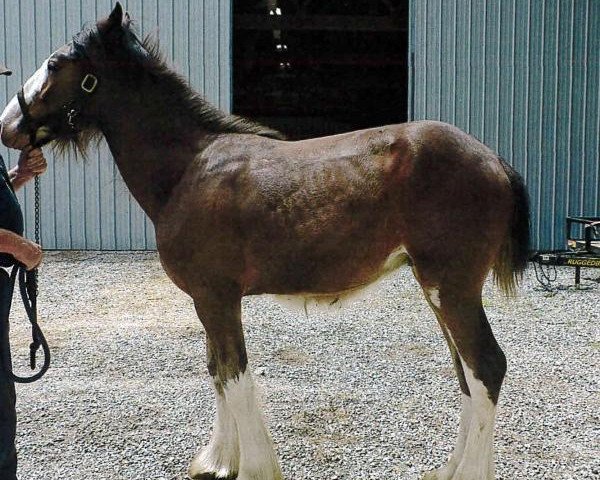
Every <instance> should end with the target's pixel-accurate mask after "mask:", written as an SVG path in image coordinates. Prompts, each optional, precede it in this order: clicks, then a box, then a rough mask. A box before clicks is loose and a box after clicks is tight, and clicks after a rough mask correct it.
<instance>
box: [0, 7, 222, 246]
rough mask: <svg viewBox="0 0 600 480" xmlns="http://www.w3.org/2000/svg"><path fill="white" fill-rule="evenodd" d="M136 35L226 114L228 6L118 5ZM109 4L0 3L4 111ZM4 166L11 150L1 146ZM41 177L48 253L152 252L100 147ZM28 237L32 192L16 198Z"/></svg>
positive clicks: (53, 163) (150, 236) (143, 224)
mask: <svg viewBox="0 0 600 480" xmlns="http://www.w3.org/2000/svg"><path fill="white" fill-rule="evenodd" d="M121 1H122V3H123V5H124V6H125V8H126V9H127V10H128V11H129V12H130V14H131V16H132V17H133V18H134V20H135V21H136V26H137V29H138V32H140V33H141V34H142V35H146V34H147V33H158V36H159V39H160V44H161V48H162V51H163V52H164V53H165V54H166V56H167V58H168V59H169V60H170V61H171V62H172V63H173V64H174V66H175V67H176V69H177V70H178V71H180V72H181V73H183V74H184V75H186V76H187V77H188V78H189V79H190V82H191V84H192V86H193V87H194V88H196V89H197V90H198V91H200V92H203V93H204V95H205V96H206V98H207V99H208V100H209V101H211V102H212V103H213V104H215V105H218V106H219V108H221V109H223V110H225V111H229V110H230V98H231V86H230V79H231V55H230V44H231V4H230V0H121ZM114 3H115V2H114V1H113V0H20V1H18V0H0V25H3V26H4V37H3V38H1V40H0V42H1V44H0V58H1V59H3V60H5V63H6V64H7V65H8V66H10V68H11V69H12V70H13V75H12V76H11V77H8V78H5V79H4V77H3V79H1V80H0V98H1V99H2V100H3V101H4V104H6V102H7V101H8V100H9V99H10V98H11V97H12V96H13V95H14V93H15V92H16V91H17V90H18V88H19V86H20V85H21V83H22V82H23V81H24V80H26V79H27V78H28V77H29V76H30V75H31V74H32V73H33V72H34V71H35V70H36V67H37V66H38V65H40V64H41V63H42V62H43V61H44V60H45V59H46V58H47V57H48V56H49V55H50V54H51V53H52V52H53V51H54V50H55V49H56V48H58V47H59V46H61V45H62V44H64V43H65V42H67V41H69V40H70V38H71V37H72V36H73V35H74V34H75V33H76V32H78V31H79V30H80V29H81V27H82V25H83V24H84V23H86V22H89V21H94V20H96V19H97V18H100V17H104V16H106V15H108V13H110V11H111V9H112V8H113V6H114ZM0 153H2V155H3V156H4V158H5V159H6V160H8V162H9V163H10V164H11V165H14V163H15V162H16V160H17V156H16V153H17V152H15V151H12V152H8V151H7V150H6V148H4V147H1V149H0ZM46 153H47V158H48V162H49V169H48V172H47V173H46V174H45V175H44V176H42V178H41V186H42V187H41V192H42V199H41V204H42V244H43V246H44V248H48V249H55V248H56V249H102V250H113V249H119V250H128V249H153V248H155V247H156V242H155V239H154V230H153V227H152V224H151V223H150V222H149V220H148V219H147V218H146V216H145V215H144V213H143V212H142V210H141V209H140V208H139V206H138V205H137V203H136V202H135V200H134V199H133V198H132V197H131V196H130V195H129V192H128V191H127V188H126V186H125V184H124V182H123V180H122V179H121V177H120V175H119V173H118V170H117V168H116V166H115V165H114V162H113V160H112V157H111V155H110V153H109V151H108V147H107V146H106V144H104V143H103V144H102V145H101V147H100V149H99V151H98V152H95V151H90V155H89V159H88V160H87V161H85V162H82V161H81V160H79V161H75V160H74V159H73V158H64V159H63V158H57V159H54V158H53V156H52V154H51V152H50V150H49V149H46ZM19 197H20V199H21V205H22V207H23V212H24V214H25V221H26V229H27V234H28V235H29V236H30V237H32V236H33V231H32V229H33V219H34V212H33V204H34V203H33V185H30V186H27V187H25V189H24V190H23V191H22V192H20V193H19Z"/></svg>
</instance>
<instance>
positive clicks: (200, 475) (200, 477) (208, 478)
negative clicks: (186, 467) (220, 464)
mask: <svg viewBox="0 0 600 480" xmlns="http://www.w3.org/2000/svg"><path fill="white" fill-rule="evenodd" d="M188 476H189V477H190V478H191V479H192V480H235V479H236V478H237V475H234V476H229V477H217V474H216V473H212V472H195V473H193V474H191V473H188Z"/></svg>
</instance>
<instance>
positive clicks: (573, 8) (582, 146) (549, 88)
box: [409, 0, 600, 248]
mask: <svg viewBox="0 0 600 480" xmlns="http://www.w3.org/2000/svg"><path fill="white" fill-rule="evenodd" d="M410 23H411V32H410V38H411V53H412V54H413V55H414V57H413V58H414V61H413V62H412V65H411V70H412V71H411V79H412V82H411V95H410V96H409V98H412V99H414V100H413V105H412V106H411V110H410V111H413V112H414V118H415V119H425V118H427V119H436V120H443V121H447V122H449V123H453V124H456V125H457V126H459V127H460V128H462V129H464V130H466V131H468V132H469V133H471V134H472V135H474V136H475V137H477V138H479V139H480V140H482V141H483V142H484V143H486V144H487V145H488V146H490V147H491V148H493V149H495V150H497V151H498V152H499V153H500V154H501V155H502V156H503V157H505V158H506V159H507V160H508V161H509V162H511V163H512V164H513V165H514V166H515V168H516V169H517V170H518V171H519V172H520V173H521V174H522V175H523V176H524V177H525V180H526V182H527V185H528V188H529V192H530V195H531V203H532V212H533V218H532V234H533V240H534V243H535V245H536V247H538V248H563V247H564V242H565V235H564V219H565V216H566V215H568V214H572V215H580V214H585V215H600V195H599V186H600V177H599V151H600V124H599V118H600V112H599V109H600V103H599V95H598V90H599V85H600V35H599V34H598V32H600V1H598V0H562V1H559V0H545V1H537V0H487V1H483V0H411V22H410Z"/></svg>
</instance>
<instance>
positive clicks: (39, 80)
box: [23, 59, 48, 103]
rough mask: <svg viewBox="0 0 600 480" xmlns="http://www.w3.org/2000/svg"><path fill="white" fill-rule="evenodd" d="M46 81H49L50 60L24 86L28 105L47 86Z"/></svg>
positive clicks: (45, 61)
mask: <svg viewBox="0 0 600 480" xmlns="http://www.w3.org/2000/svg"><path fill="white" fill-rule="evenodd" d="M46 80H48V59H46V60H44V63H42V64H41V65H40V68H38V69H37V70H36V72H35V73H34V74H33V75H32V76H31V77H29V80H27V82H25V85H23V93H24V94H25V101H26V102H27V103H29V102H31V101H32V100H33V99H34V98H35V97H36V95H37V94H39V93H40V91H41V90H42V88H44V85H45V84H46Z"/></svg>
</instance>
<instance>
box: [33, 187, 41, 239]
mask: <svg viewBox="0 0 600 480" xmlns="http://www.w3.org/2000/svg"><path fill="white" fill-rule="evenodd" d="M34 208H35V231H34V236H35V243H37V244H38V245H39V244H40V176H39V175H36V176H35V180H34Z"/></svg>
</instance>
